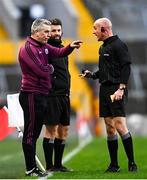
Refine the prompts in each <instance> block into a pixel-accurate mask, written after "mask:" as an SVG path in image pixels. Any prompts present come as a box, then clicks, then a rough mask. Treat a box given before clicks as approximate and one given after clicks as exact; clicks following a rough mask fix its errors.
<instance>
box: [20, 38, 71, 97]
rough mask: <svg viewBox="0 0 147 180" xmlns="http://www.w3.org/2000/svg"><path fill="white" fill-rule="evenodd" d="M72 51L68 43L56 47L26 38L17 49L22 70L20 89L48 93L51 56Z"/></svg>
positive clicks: (61, 55) (51, 70) (60, 55)
mask: <svg viewBox="0 0 147 180" xmlns="http://www.w3.org/2000/svg"><path fill="white" fill-rule="evenodd" d="M72 51H73V48H71V47H70V45H68V46H66V47H65V48H56V47H53V46H51V45H48V44H41V43H40V42H38V41H36V40H34V39H33V38H31V37H29V38H27V41H26V43H25V45H24V46H22V47H21V48H20V51H19V57H18V59H19V63H20V67H21V70H22V83H21V91H23V92H34V93H41V94H48V93H49V90H50V88H51V74H52V73H53V67H52V65H50V64H48V62H49V61H50V59H51V58H54V57H63V56H67V55H69V54H70V53H71V52H72Z"/></svg>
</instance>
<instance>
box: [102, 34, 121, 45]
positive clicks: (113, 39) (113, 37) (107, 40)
mask: <svg viewBox="0 0 147 180" xmlns="http://www.w3.org/2000/svg"><path fill="white" fill-rule="evenodd" d="M116 39H118V36H117V35H115V36H111V37H109V38H107V39H105V40H104V44H108V43H111V42H112V41H115V40H116Z"/></svg>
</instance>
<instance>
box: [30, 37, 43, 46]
mask: <svg viewBox="0 0 147 180" xmlns="http://www.w3.org/2000/svg"><path fill="white" fill-rule="evenodd" d="M27 41H28V42H29V43H31V44H33V45H34V46H43V44H42V43H40V42H39V41H37V40H35V39H33V38H32V37H28V38H27Z"/></svg>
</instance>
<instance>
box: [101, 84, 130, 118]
mask: <svg viewBox="0 0 147 180" xmlns="http://www.w3.org/2000/svg"><path fill="white" fill-rule="evenodd" d="M118 88H119V84H117V85H101V86H100V96H99V97H100V117H125V116H126V113H125V105H126V103H127V100H128V91H127V89H125V90H124V95H123V98H122V99H121V100H117V101H114V102H112V101H111V98H110V95H112V94H114V92H115V91H116V90H117V89H118Z"/></svg>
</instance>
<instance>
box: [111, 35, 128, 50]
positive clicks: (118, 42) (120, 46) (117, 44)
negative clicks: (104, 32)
mask: <svg viewBox="0 0 147 180" xmlns="http://www.w3.org/2000/svg"><path fill="white" fill-rule="evenodd" d="M113 46H114V48H115V49H116V50H118V49H121V50H122V49H123V50H128V47H127V45H126V43H125V42H124V41H122V40H121V39H120V38H117V39H116V40H115V41H114V44H113Z"/></svg>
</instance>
